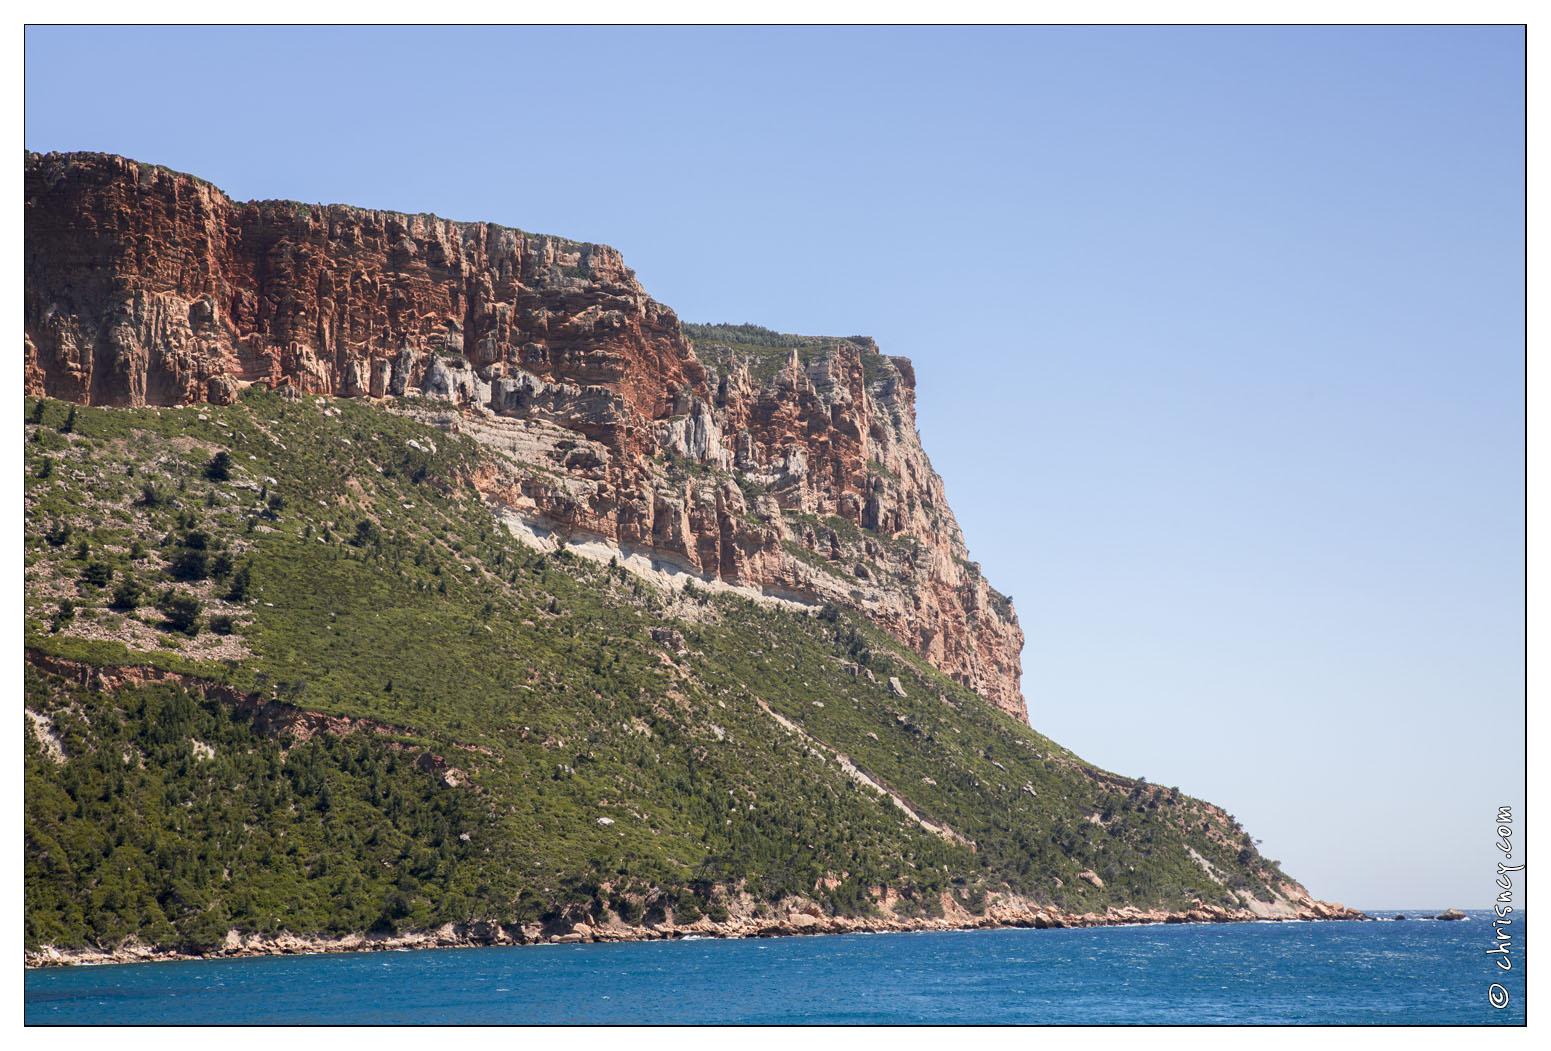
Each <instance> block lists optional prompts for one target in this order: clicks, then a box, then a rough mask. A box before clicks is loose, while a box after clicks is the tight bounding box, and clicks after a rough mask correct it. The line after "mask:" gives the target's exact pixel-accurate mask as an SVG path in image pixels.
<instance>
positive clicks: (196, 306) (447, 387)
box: [23, 154, 1027, 719]
mask: <svg viewBox="0 0 1551 1051" xmlns="http://www.w3.org/2000/svg"><path fill="white" fill-rule="evenodd" d="M25 217H26V219H25V222H26V244H25V251H24V257H25V273H26V290H25V296H24V314H25V335H24V343H23V355H24V361H23V370H24V383H25V386H26V390H27V392H28V393H29V394H47V395H48V396H50V397H55V398H63V399H68V400H72V401H77V402H82V403H87V404H93V405H124V406H127V405H181V404H188V403H196V402H213V403H227V402H230V401H232V400H233V399H234V398H235V397H236V396H237V394H238V392H239V391H240V390H241V389H242V388H243V387H244V386H246V385H249V384H252V383H255V382H264V383H267V384H270V385H272V386H282V385H283V386H288V387H290V388H291V389H293V390H296V391H299V392H303V393H308V394H323V395H333V396H340V397H359V398H390V397H394V396H398V395H404V394H406V393H409V394H416V393H418V394H421V395H423V396H424V397H425V398H427V399H433V404H432V405H431V406H430V407H426V403H425V402H414V403H406V404H407V405H409V406H410V407H409V408H407V409H406V410H405V411H413V412H418V413H420V414H422V415H425V416H428V417H431V418H433V419H434V420H435V422H437V423H438V424H440V425H441V426H443V427H445V428H447V429H449V430H453V431H459V432H462V433H466V434H468V435H470V436H471V437H473V438H475V439H476V440H478V441H481V442H484V443H485V444H486V445H487V446H488V447H489V448H490V449H491V450H493V451H495V452H497V453H498V454H499V455H498V456H497V457H496V459H497V461H498V462H499V463H500V464H501V465H502V466H501V467H500V468H498V469H492V470H487V471H485V472H484V473H482V474H481V475H480V476H479V477H477V478H475V479H473V482H474V484H475V485H477V486H478V487H479V488H480V490H481V491H482V492H483V493H484V495H485V496H486V497H488V498H489V499H491V500H492V501H493V502H494V503H496V504H497V505H499V506H501V507H503V508H504V509H505V510H506V512H508V513H509V515H510V516H511V517H508V523H509V524H513V525H514V526H516V525H518V524H519V523H526V524H527V525H531V526H537V527H539V528H541V529H543V530H545V531H552V532H555V533H558V534H560V535H561V536H564V537H568V538H571V539H572V540H573V541H574V540H578V539H580V540H598V541H602V542H606V543H610V544H614V545H618V546H619V547H620V548H621V550H622V551H623V552H625V553H630V552H642V553H645V554H647V555H649V556H651V558H653V559H656V560H658V562H659V563H660V564H667V565H672V566H675V567H677V568H680V569H682V570H683V571H684V572H686V573H689V574H691V575H693V576H695V577H698V578H699V579H701V580H703V581H706V582H721V583H725V584H728V585H732V586H737V587H740V588H746V589H752V590H753V591H755V592H758V593H762V594H764V595H766V596H773V597H779V598H786V599H792V600H796V601H801V602H806V603H810V604H814V605H818V604H821V603H825V602H834V603H837V604H842V605H846V606H849V607H851V608H853V609H856V610H858V611H859V612H861V613H862V614H863V615H864V616H866V617H867V618H869V619H870V620H872V621H873V622H874V623H876V624H878V625H879V626H880V627H882V628H883V629H884V630H886V631H888V632H889V633H890V634H892V635H893V636H894V637H896V638H898V639H899V640H901V641H902V642H904V643H906V644H907V645H909V646H910V647H911V648H913V649H914V650H915V651H916V652H918V653H920V654H921V655H922V656H923V657H925V658H926V659H927V660H928V661H930V662H931V663H932V664H933V665H935V666H936V667H937V668H939V669H940V670H942V671H943V672H944V673H946V674H948V675H949V676H951V677H953V678H954V679H955V680H957V681H959V682H961V683H963V684H964V685H966V686H968V687H969V688H970V689H973V690H974V691H976V692H977V693H979V694H980V695H981V696H983V697H985V698H986V699H987V700H989V701H990V702H992V703H993V704H995V705H996V706H997V707H999V708H1001V709H1002V710H1003V711H1005V712H1007V713H1008V714H1009V715H1011V716H1013V717H1015V718H1019V719H1026V718H1027V712H1026V710H1025V706H1024V701H1023V697H1022V694H1021V692H1020V690H1019V677H1020V675H1021V666H1020V660H1019V654H1020V651H1021V649H1022V646H1023V633H1022V631H1021V630H1020V629H1019V627H1018V622H1017V617H1016V614H1015V613H1014V612H1013V609H1012V605H1011V602H1010V601H1009V600H1008V599H1006V598H1003V597H1002V596H1000V595H997V594H996V593H995V592H994V591H993V590H991V588H990V586H989V585H988V584H987V582H986V581H985V579H984V578H983V577H982V576H981V574H980V572H979V567H978V566H976V565H975V564H973V563H971V562H969V561H968V553H967V550H966V548H965V545H964V540H963V537H962V535H961V533H960V531H959V527H958V524H957V522H956V521H955V520H954V517H953V513H952V511H951V510H950V509H949V507H948V504H947V500H946V498H945V496H944V493H943V484H942V479H941V478H939V477H938V476H937V474H936V472H935V471H933V470H932V467H931V464H930V462H929V461H928V460H927V458H926V454H925V452H924V451H923V450H922V448H921V444H920V440H919V437H918V435H917V433H916V429H915V374H914V371H913V370H912V368H911V366H910V363H909V362H908V361H907V360H906V359H904V358H891V357H887V356H885V355H883V354H881V353H879V351H878V349H877V347H876V346H875V345H874V344H873V343H872V341H871V340H869V339H866V338H863V337H853V338H850V339H847V340H834V341H829V342H828V344H827V345H825V346H823V347H816V348H815V349H814V352H812V353H809V354H807V356H806V357H804V356H803V355H800V354H799V353H798V351H797V350H796V349H793V350H792V351H791V353H790V356H789V357H788V359H787V360H786V362H785V363H784V366H783V367H780V368H778V369H776V370H775V374H774V375H773V376H771V377H769V378H761V379H760V380H756V379H755V378H754V376H753V374H752V372H751V369H750V368H749V367H748V365H749V363H748V361H747V360H742V359H740V357H739V354H738V353H737V352H736V351H733V350H731V349H729V348H721V347H716V346H705V347H702V348H698V349H699V350H700V351H701V354H703V355H704V356H705V360H704V361H703V360H702V356H701V355H700V354H697V348H696V347H694V346H692V345H691V343H690V341H689V340H688V339H687V338H686V337H685V335H684V331H683V329H682V327H681V326H680V324H679V320H678V318H677V317H676V316H675V314H674V313H673V311H672V310H670V309H669V308H667V307H666V306H663V305H662V304H660V303H658V302H656V301H654V300H653V299H651V298H650V297H649V296H648V295H647V294H646V292H645V291H644V289H642V287H641V285H640V284H639V283H638V282H637V281H636V279H635V275H634V273H633V272H632V271H631V270H629V269H628V268H626V267H625V265H624V262H623V260H622V258H621V257H620V255H619V253H618V252H616V251H615V250H614V249H612V248H609V247H607V246H604V245H595V244H582V243H579V242H575V241H568V240H564V239H562V238H557V237H549V236H543V235H535V234H528V233H524V232H523V231H520V230H513V229H509V228H506V227H501V226H497V225H495V224H492V223H463V222H453V221H450V220H446V219H439V218H437V217H435V216H430V215H404V214H399V213H395V212H379V211H370V210H366V209H360V208H352V207H347V206H343V205H327V206H324V205H304V204H297V203H294V202H288V201H257V202H247V203H241V202H236V201H232V200H231V199H230V198H228V197H227V196H226V195H225V194H224V193H222V192H221V191H220V190H218V189H216V188H215V187H214V186H211V185H210V184H208V183H206V182H203V181H201V180H199V179H196V178H194V177H192V176H189V175H182V174H178V173H175V172H171V171H168V170H167V169H164V168H160V167H156V166H153V165H149V164H142V163H138V162H135V161H131V160H127V159H125V158H122V157H113V156H106V155H101V154H46V155H40V154H28V155H27V159H26V193H25ZM706 362H710V363H711V364H713V365H714V366H715V368H714V369H713V368H711V367H708V364H707V363H706ZM436 402H439V403H442V404H441V406H440V407H437V405H436V404H435V403H436ZM415 406H419V407H418V408H416V407H415ZM535 468H538V469H535ZM732 472H737V475H736V476H735V475H734V474H733V473H732ZM739 480H742V481H743V482H745V483H747V482H753V483H755V484H754V485H752V486H747V487H746V488H745V487H744V486H740V484H738V483H739ZM892 688H893V689H894V690H895V692H896V693H900V694H902V693H904V692H905V690H906V687H905V686H903V685H898V684H895V685H893V686H892Z"/></svg>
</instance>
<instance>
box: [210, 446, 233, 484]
mask: <svg viewBox="0 0 1551 1051" xmlns="http://www.w3.org/2000/svg"><path fill="white" fill-rule="evenodd" d="M205 477H206V478H208V479H210V480H211V481H212V482H226V481H230V480H231V477H232V454H231V453H229V452H227V451H226V450H225V449H222V450H221V451H220V452H218V453H216V454H215V455H214V456H212V457H210V462H209V463H207V464H205Z"/></svg>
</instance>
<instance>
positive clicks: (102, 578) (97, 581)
mask: <svg viewBox="0 0 1551 1051" xmlns="http://www.w3.org/2000/svg"><path fill="white" fill-rule="evenodd" d="M81 579H82V580H83V581H85V582H86V583H88V584H90V585H91V586H92V587H94V588H105V587H107V586H108V585H109V584H110V583H112V581H113V567H112V566H110V565H108V564H107V563H106V562H98V561H92V562H88V563H86V568H85V569H83V570H81Z"/></svg>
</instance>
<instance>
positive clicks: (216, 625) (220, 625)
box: [210, 613, 233, 635]
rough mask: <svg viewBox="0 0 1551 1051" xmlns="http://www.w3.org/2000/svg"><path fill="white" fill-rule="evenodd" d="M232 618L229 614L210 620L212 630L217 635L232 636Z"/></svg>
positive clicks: (216, 616)
mask: <svg viewBox="0 0 1551 1051" xmlns="http://www.w3.org/2000/svg"><path fill="white" fill-rule="evenodd" d="M232 628H233V624H232V618H231V616H230V615H229V614H226V613H218V614H214V615H213V616H211V618H210V630H211V631H213V632H215V633H216V634H217V635H230V634H231V633H232Z"/></svg>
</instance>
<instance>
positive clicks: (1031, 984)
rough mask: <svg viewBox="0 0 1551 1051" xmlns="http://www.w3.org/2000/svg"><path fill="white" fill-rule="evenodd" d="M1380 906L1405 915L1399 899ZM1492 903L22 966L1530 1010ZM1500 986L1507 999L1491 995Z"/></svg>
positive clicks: (1170, 1014) (1260, 1006)
mask: <svg viewBox="0 0 1551 1051" xmlns="http://www.w3.org/2000/svg"><path fill="white" fill-rule="evenodd" d="M1387 915H1393V913H1388V914H1387ZM1490 915H1491V914H1490V913H1488V912H1471V913H1469V918H1468V919H1466V920H1462V921H1459V922H1454V923H1439V922H1437V921H1431V922H1429V921H1424V920H1415V919H1411V920H1407V921H1404V922H1396V921H1393V920H1391V921H1388V922H1371V923H1357V922H1339V923H1330V922H1327V923H1235V924H1217V925H1200V926H1197V925H1180V926H1139V927H1107V928H1090V929H1083V930H1045V931H1036V930H1000V931H963V932H947V933H931V934H875V935H833V936H822V937H798V938H774V939H750V940H725V941H724V940H705V941H700V940H690V941H678V942H632V943H622V944H621V943H616V944H605V945H554V946H533V947H518V948H504V947H503V948H487V949H430V950H424V951H415V952H367V953H347V954H340V955H315V956H273V957H255V958H250V959H240V960H210V961H188V962H170V963H147V964H127V965H121V966H92V967H63V968H49V969H45V970H36V971H28V972H27V973H26V1021H27V1023H28V1024H29V1025H44V1024H69V1025H137V1024H171V1025H190V1024H229V1025H235V1024H255V1025H268V1024H291V1025H295V1024H433V1023H435V1024H567V1025H632V1024H636V1025H639V1024H647V1025H651V1024H727V1023H740V1024H780V1025H801V1024H810V1023H813V1024H839V1025H848V1024H868V1025H878V1024H930V1023H939V1024H1017V1025H1043V1024H1066V1025H1074V1024H1075V1025H1097V1024H1164V1025H1173V1024H1193V1025H1200V1024H1206V1025H1213V1024H1240V1025H1260V1024H1289V1023H1291V1024H1324V1025H1328V1024H1358V1025H1396V1024H1399V1025H1406V1024H1431V1025H1483V1024H1497V1025H1502V1024H1523V1023H1524V1020H1525V1011H1524V962H1525V954H1524V945H1525V943H1524V933H1525V931H1524V926H1523V923H1522V919H1521V918H1520V917H1519V916H1518V914H1515V915H1514V916H1513V917H1512V918H1513V919H1514V920H1516V921H1518V922H1515V923H1514V925H1513V927H1512V928H1510V929H1511V930H1512V931H1513V932H1514V940H1513V942H1512V952H1511V955H1510V958H1511V959H1512V961H1513V970H1512V971H1508V972H1504V971H1500V970H1499V969H1498V968H1497V967H1496V966H1495V964H1494V962H1493V961H1494V960H1495V959H1497V957H1493V956H1488V955H1486V952H1485V950H1486V949H1487V948H1489V947H1491V946H1492V945H1493V944H1494V942H1493V934H1494V928H1493V927H1492V924H1491V923H1490V922H1489V920H1488V917H1489V916H1490ZM1493 983H1497V984H1499V985H1500V986H1501V987H1502V989H1503V990H1504V991H1505V992H1506V994H1507V997H1508V1003H1507V1006H1506V1007H1503V1008H1501V1009H1497V1008H1494V1007H1493V1006H1492V1005H1491V1004H1490V1003H1489V1002H1488V991H1489V988H1490V987H1491V986H1492V984H1493Z"/></svg>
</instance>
